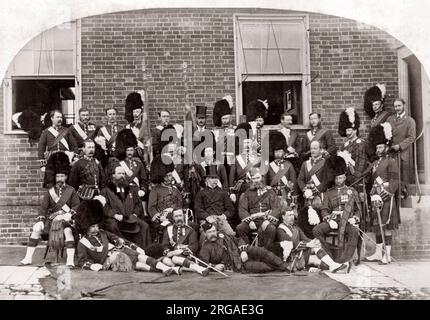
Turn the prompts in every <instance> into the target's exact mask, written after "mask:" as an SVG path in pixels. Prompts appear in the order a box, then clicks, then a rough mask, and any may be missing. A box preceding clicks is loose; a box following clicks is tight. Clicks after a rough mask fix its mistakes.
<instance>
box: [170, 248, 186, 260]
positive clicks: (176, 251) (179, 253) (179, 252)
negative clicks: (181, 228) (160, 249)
mask: <svg viewBox="0 0 430 320" xmlns="http://www.w3.org/2000/svg"><path fill="white" fill-rule="evenodd" d="M183 251H184V250H182V249H176V250H173V251H169V252H168V253H167V257H168V258H171V257H174V256H180V255H181V254H182V253H183Z"/></svg>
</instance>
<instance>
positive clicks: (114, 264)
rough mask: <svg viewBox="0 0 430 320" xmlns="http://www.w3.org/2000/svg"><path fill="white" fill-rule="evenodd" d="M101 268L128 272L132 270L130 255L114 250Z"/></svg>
mask: <svg viewBox="0 0 430 320" xmlns="http://www.w3.org/2000/svg"><path fill="white" fill-rule="evenodd" d="M103 269H104V270H112V271H119V272H129V271H132V270H133V263H132V262H131V259H130V257H129V256H128V255H127V254H125V253H124V252H121V251H114V252H112V254H111V255H110V256H109V257H108V258H107V259H106V262H105V264H104V266H103Z"/></svg>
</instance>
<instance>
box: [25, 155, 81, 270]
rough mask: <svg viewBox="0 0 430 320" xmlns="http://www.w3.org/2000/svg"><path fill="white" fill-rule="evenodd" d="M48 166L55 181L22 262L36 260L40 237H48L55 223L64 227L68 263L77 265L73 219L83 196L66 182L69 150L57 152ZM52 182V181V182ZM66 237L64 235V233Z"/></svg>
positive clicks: (43, 204)
mask: <svg viewBox="0 0 430 320" xmlns="http://www.w3.org/2000/svg"><path fill="white" fill-rule="evenodd" d="M46 169H47V170H49V171H52V172H53V174H54V176H55V184H54V183H52V184H53V185H54V186H53V187H52V188H50V189H49V190H48V191H47V192H46V193H45V196H44V197H43V200H42V204H41V206H40V211H39V217H38V218H37V219H38V222H36V224H35V225H34V226H33V231H32V233H31V235H30V239H29V241H28V246H27V253H26V255H25V258H24V259H23V260H21V262H20V264H21V265H29V264H31V263H32V258H33V254H34V251H35V250H36V247H37V244H38V242H39V239H40V237H42V238H45V240H47V238H48V234H49V233H50V230H51V225H52V224H55V225H58V226H56V228H55V229H58V230H60V232H61V229H63V232H64V239H65V242H64V245H65V247H66V254H67V261H66V266H69V267H73V266H74V261H73V257H74V255H75V239H74V237H73V232H72V223H71V219H72V216H73V214H74V213H75V210H76V209H77V207H78V205H79V197H78V195H77V193H76V191H75V189H73V188H72V187H71V186H69V185H67V184H66V180H67V175H68V174H69V171H70V165H69V158H68V157H67V155H66V154H65V153H62V152H57V153H55V154H53V155H52V156H51V157H50V158H49V160H48V163H47V165H46ZM49 182H50V183H51V181H49ZM60 237H62V235H60Z"/></svg>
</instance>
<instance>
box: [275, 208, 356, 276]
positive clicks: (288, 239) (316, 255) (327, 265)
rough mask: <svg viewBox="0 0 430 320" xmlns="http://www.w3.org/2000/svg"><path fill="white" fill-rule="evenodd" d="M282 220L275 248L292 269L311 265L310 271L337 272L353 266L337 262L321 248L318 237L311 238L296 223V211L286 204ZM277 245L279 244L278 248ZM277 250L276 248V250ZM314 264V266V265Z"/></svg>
mask: <svg viewBox="0 0 430 320" xmlns="http://www.w3.org/2000/svg"><path fill="white" fill-rule="evenodd" d="M282 207H283V208H282V216H281V217H282V222H281V224H280V225H279V226H278V229H277V241H278V242H276V244H275V245H274V248H276V249H278V252H279V255H280V256H282V259H283V261H286V262H287V263H288V268H289V270H291V271H294V270H301V269H302V268H306V267H310V268H309V272H313V271H318V269H315V267H316V268H319V269H322V270H327V269H328V270H330V272H332V273H335V272H337V271H339V270H342V269H346V268H347V269H348V272H349V268H350V267H351V264H350V263H343V264H341V263H337V262H335V261H333V259H332V258H331V257H330V256H329V255H328V254H327V253H326V252H325V250H324V249H322V248H321V244H320V243H319V241H318V240H317V239H314V240H311V239H309V238H308V237H306V235H305V234H304V233H303V231H302V230H301V229H300V228H299V227H298V226H297V225H296V224H295V218H296V213H295V212H294V211H293V210H291V208H290V207H289V206H288V205H287V204H285V205H283V206H282ZM277 246H279V247H278V248H277ZM274 251H276V250H274ZM312 266H313V267H312Z"/></svg>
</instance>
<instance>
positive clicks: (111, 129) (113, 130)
mask: <svg viewBox="0 0 430 320" xmlns="http://www.w3.org/2000/svg"><path fill="white" fill-rule="evenodd" d="M103 128H106V131H107V132H108V134H109V136H110V137H109V138H110V139H107V138H108V137H107V136H105V135H104V134H103V132H104V130H103ZM122 129H123V127H122V126H120V125H118V124H115V125H113V126H112V125H110V124H107V125H105V126H103V127H101V128H100V130H99V131H98V132H97V137H104V138H106V147H107V148H108V150H109V151H113V150H114V149H115V139H116V135H117V134H118V132H120V131H121V130H122Z"/></svg>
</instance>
